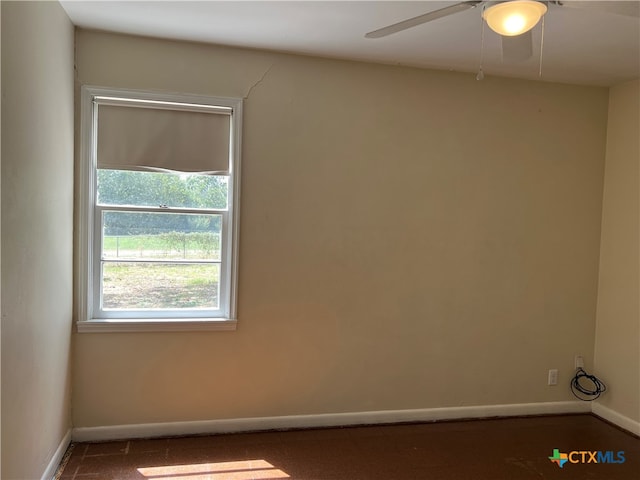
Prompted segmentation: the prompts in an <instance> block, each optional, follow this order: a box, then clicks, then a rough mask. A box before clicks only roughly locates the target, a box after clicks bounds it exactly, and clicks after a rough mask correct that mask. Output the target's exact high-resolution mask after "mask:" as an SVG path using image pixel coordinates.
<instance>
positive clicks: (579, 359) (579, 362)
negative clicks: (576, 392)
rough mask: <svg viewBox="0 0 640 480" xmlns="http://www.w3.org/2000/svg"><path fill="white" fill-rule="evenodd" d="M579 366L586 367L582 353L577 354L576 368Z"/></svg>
mask: <svg viewBox="0 0 640 480" xmlns="http://www.w3.org/2000/svg"><path fill="white" fill-rule="evenodd" d="M578 368H584V359H583V358H582V355H576V370H577V369H578Z"/></svg>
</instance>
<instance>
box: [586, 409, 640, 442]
mask: <svg viewBox="0 0 640 480" xmlns="http://www.w3.org/2000/svg"><path fill="white" fill-rule="evenodd" d="M591 411H592V412H593V413H594V415H597V416H599V417H601V418H604V419H605V420H607V421H609V422H611V423H614V424H615V425H617V426H619V427H620V428H623V429H625V430H627V431H629V432H631V433H633V434H634V435H640V422H638V421H636V420H633V419H632V418H629V417H626V416H624V415H622V414H621V413H618V412H616V411H615V410H611V409H610V408H609V407H605V406H604V405H602V404H600V403H593V405H592V410H591Z"/></svg>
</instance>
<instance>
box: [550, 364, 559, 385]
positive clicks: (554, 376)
mask: <svg viewBox="0 0 640 480" xmlns="http://www.w3.org/2000/svg"><path fill="white" fill-rule="evenodd" d="M557 384H558V369H556V368H552V369H551V370H549V383H548V385H557Z"/></svg>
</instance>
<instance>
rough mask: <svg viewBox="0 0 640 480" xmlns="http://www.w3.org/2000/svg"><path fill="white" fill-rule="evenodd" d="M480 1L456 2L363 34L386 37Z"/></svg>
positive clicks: (366, 36)
mask: <svg viewBox="0 0 640 480" xmlns="http://www.w3.org/2000/svg"><path fill="white" fill-rule="evenodd" d="M481 3H483V0H478V1H472V2H460V3H456V4H455V5H450V6H448V7H444V8H441V9H439V10H434V11H433V12H429V13H425V14H423V15H419V16H417V17H413V18H409V19H407V20H403V21H402V22H398V23H394V24H393V25H389V26H386V27H383V28H379V29H378V30H374V31H372V32H369V33H367V34H366V35H365V38H380V37H386V36H387V35H391V34H392V33H397V32H401V31H402V30H406V29H408V28H411V27H416V26H418V25H422V24H423V23H427V22H431V21H432V20H436V19H438V18H442V17H446V16H447V15H453V14H454V13H458V12H462V11H464V10H468V9H470V8H475V7H477V6H478V5H479V4H481Z"/></svg>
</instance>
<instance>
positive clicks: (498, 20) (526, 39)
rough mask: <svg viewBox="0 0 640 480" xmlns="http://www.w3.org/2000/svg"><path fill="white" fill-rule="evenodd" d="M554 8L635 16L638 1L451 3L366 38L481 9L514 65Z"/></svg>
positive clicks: (526, 56) (528, 54) (529, 53)
mask: <svg viewBox="0 0 640 480" xmlns="http://www.w3.org/2000/svg"><path fill="white" fill-rule="evenodd" d="M549 5H553V6H557V7H564V6H569V7H577V8H588V7H596V8H599V9H601V10H603V11H606V12H608V13H618V14H622V15H628V16H639V13H638V11H639V10H640V8H639V7H640V2H635V1H634V2H589V1H569V2H567V1H538V0H507V1H486V0H473V1H465V2H459V3H455V4H453V5H449V6H447V7H444V8H440V9H438V10H433V11H431V12H428V13H425V14H423V15H418V16H417V17H413V18H409V19H407V20H403V21H401V22H398V23H394V24H392V25H388V26H386V27H382V28H379V29H377V30H373V31H371V32H369V33H367V34H366V35H365V37H366V38H382V37H386V36H388V35H392V34H394V33H398V32H401V31H403V30H406V29H408V28H412V27H416V26H418V25H422V24H424V23H428V22H431V21H433V20H437V19H439V18H442V17H447V16H449V15H453V14H455V13H459V12H463V11H465V10H469V9H473V8H477V7H480V6H481V7H482V18H483V19H484V20H485V21H486V22H487V25H488V26H489V28H491V29H492V30H493V31H494V32H496V33H498V34H499V35H500V36H501V39H502V59H503V61H505V62H518V61H523V60H527V59H529V58H530V57H531V56H532V55H533V37H532V29H533V27H535V26H536V25H537V24H538V22H539V21H540V19H541V18H542V17H543V16H544V15H545V13H547V10H548V6H549Z"/></svg>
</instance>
